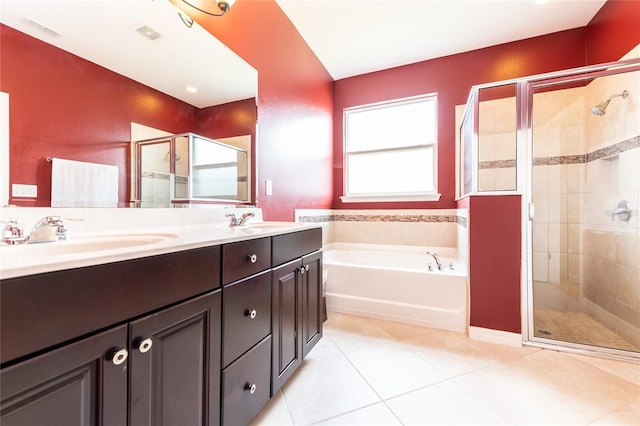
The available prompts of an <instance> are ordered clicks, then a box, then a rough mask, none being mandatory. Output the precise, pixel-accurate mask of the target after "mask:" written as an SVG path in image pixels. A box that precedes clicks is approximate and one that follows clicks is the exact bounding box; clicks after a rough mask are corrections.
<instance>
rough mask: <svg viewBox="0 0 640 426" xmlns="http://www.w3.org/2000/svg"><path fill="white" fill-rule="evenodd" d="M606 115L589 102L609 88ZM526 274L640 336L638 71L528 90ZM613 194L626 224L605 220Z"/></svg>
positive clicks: (622, 331) (629, 335) (624, 332)
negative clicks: (628, 212) (529, 269)
mask: <svg viewBox="0 0 640 426" xmlns="http://www.w3.org/2000/svg"><path fill="white" fill-rule="evenodd" d="M624 89H627V90H629V92H630V95H629V98H627V99H622V98H616V99H614V100H612V102H611V104H610V105H609V107H608V108H607V111H606V114H605V115H603V116H596V115H593V114H590V113H589V109H590V108H591V107H592V106H594V105H597V104H599V103H600V102H602V101H603V100H606V99H608V98H609V97H610V96H611V95H613V94H616V93H621V92H622V91H623V90H624ZM533 117H534V123H533V127H534V129H533V141H534V142H533V143H534V145H533V154H534V155H533V156H534V164H533V201H534V205H535V222H534V231H533V264H534V270H533V278H534V281H535V282H546V283H549V284H551V285H553V286H556V287H558V288H560V289H561V290H562V291H564V292H565V293H566V294H567V295H569V296H571V297H572V298H574V300H575V301H577V302H578V303H579V306H580V309H581V310H583V311H585V312H587V313H589V314H590V315H591V316H593V317H595V318H596V319H598V320H599V321H600V322H602V323H604V324H605V325H607V326H608V327H609V328H610V329H612V330H614V331H616V332H617V333H618V334H619V335H621V336H622V337H624V338H626V339H627V340H629V341H630V342H632V343H634V344H636V345H638V344H639V343H640V332H639V330H640V237H639V235H640V230H639V220H638V216H639V215H638V213H639V212H640V210H638V204H639V202H640V73H639V72H634V73H627V74H622V75H617V76H608V77H603V78H599V79H596V80H594V81H593V82H591V83H590V84H588V85H586V86H584V87H580V88H573V89H566V90H556V91H553V92H545V93H539V94H536V95H534V106H533ZM621 200H627V201H629V202H630V203H631V207H632V209H634V212H633V215H632V217H631V220H630V221H629V222H622V221H620V220H619V219H617V218H616V219H613V218H612V215H611V211H612V210H613V209H614V208H615V207H616V206H617V204H618V202H619V201H621Z"/></svg>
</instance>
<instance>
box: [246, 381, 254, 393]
mask: <svg viewBox="0 0 640 426" xmlns="http://www.w3.org/2000/svg"><path fill="white" fill-rule="evenodd" d="M244 389H245V390H248V391H249V393H251V394H253V393H255V392H256V384H255V383H251V384H249V383H247V384H246V385H244Z"/></svg>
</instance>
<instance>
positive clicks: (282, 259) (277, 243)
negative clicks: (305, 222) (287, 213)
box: [271, 228, 322, 266]
mask: <svg viewBox="0 0 640 426" xmlns="http://www.w3.org/2000/svg"><path fill="white" fill-rule="evenodd" d="M321 248H322V228H313V229H308V230H305V231H300V232H292V233H290V234H282V235H275V236H274V237H273V256H272V257H273V261H272V263H271V264H272V266H278V265H282V264H283V263H286V262H289V261H290V260H293V259H295V258H296V257H302V256H304V255H305V254H309V253H311V252H314V251H316V250H320V249H321Z"/></svg>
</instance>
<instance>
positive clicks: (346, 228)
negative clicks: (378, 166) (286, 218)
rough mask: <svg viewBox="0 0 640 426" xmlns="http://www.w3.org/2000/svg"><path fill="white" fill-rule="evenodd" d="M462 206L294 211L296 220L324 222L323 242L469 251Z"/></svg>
mask: <svg viewBox="0 0 640 426" xmlns="http://www.w3.org/2000/svg"><path fill="white" fill-rule="evenodd" d="M467 218H468V213H467V211H466V210H465V209H459V210H456V209H451V210H437V209H428V210H296V221H297V222H314V223H320V224H322V225H323V228H324V229H323V230H324V232H323V238H324V241H323V243H324V244H325V245H326V244H330V243H333V242H348V243H365V244H392V245H406V246H428V247H453V248H457V250H458V255H459V256H460V258H461V260H462V261H466V257H467V253H468V237H467V236H466V235H467V220H468V219H467Z"/></svg>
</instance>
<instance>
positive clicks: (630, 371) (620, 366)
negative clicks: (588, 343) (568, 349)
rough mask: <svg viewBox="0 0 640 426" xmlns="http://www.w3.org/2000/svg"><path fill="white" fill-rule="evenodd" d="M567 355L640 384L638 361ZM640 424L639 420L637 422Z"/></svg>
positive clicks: (639, 364) (639, 365)
mask: <svg viewBox="0 0 640 426" xmlns="http://www.w3.org/2000/svg"><path fill="white" fill-rule="evenodd" d="M568 356H571V357H574V358H576V359H579V360H580V361H582V362H586V363H587V364H591V365H593V366H594V367H597V368H599V369H601V370H603V371H606V372H607V373H610V374H613V375H614V376H618V377H620V378H621V379H625V380H627V381H629V382H631V383H633V384H635V385H637V386H640V363H632V362H621V361H617V360H612V359H606V358H598V357H594V356H587V355H576V354H568ZM638 424H640V422H638Z"/></svg>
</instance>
